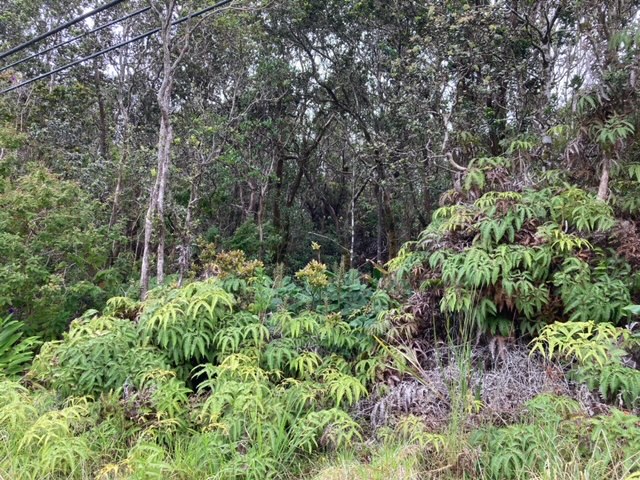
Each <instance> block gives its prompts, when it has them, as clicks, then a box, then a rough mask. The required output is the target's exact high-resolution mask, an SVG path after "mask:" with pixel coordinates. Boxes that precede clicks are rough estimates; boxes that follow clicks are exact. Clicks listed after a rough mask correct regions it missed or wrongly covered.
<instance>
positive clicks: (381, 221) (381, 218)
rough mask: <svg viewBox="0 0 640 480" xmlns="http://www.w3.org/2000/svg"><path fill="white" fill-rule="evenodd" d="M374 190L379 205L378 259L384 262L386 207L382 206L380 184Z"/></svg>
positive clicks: (377, 230)
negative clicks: (383, 233)
mask: <svg viewBox="0 0 640 480" xmlns="http://www.w3.org/2000/svg"><path fill="white" fill-rule="evenodd" d="M373 191H374V194H375V197H376V202H377V205H378V209H377V217H378V218H377V220H378V222H377V226H376V261H377V262H378V263H382V232H383V227H384V225H383V224H384V207H383V206H382V192H381V190H380V185H378V183H376V184H375V185H374V187H373Z"/></svg>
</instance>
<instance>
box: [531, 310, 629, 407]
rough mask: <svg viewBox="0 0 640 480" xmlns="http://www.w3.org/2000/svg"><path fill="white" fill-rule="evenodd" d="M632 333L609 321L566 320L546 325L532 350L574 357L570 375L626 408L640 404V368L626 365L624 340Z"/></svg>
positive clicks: (546, 355) (548, 355)
mask: <svg viewBox="0 0 640 480" xmlns="http://www.w3.org/2000/svg"><path fill="white" fill-rule="evenodd" d="M630 339H631V334H630V332H629V331H628V330H626V329H623V328H616V327H615V326H613V325H612V324H609V323H595V322H593V321H591V322H572V321H570V322H566V323H554V324H552V325H548V326H546V327H545V328H544V329H543V330H542V332H541V334H540V336H539V337H538V338H537V339H536V340H535V341H534V342H533V349H532V352H540V353H542V354H543V355H544V356H545V357H547V358H552V357H561V358H564V359H566V360H569V361H574V360H575V363H576V365H575V366H574V369H573V372H572V374H573V376H574V377H575V379H576V380H578V381H581V382H584V383H586V384H587V385H588V386H589V388H591V389H592V390H598V391H599V392H600V394H601V396H602V398H603V399H605V400H608V401H617V402H619V403H620V404H623V405H625V406H627V407H628V408H638V407H639V406H640V371H638V370H637V369H635V368H630V367H627V366H625V365H624V364H623V359H624V358H625V356H627V354H628V352H627V351H626V350H625V348H624V347H625V342H628V341H629V340H630Z"/></svg>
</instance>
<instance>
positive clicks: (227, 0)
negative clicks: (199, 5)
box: [0, 0, 233, 95]
mask: <svg viewBox="0 0 640 480" xmlns="http://www.w3.org/2000/svg"><path fill="white" fill-rule="evenodd" d="M232 2H233V0H222V1H220V2H218V3H216V4H215V5H211V6H210V7H207V8H203V9H202V10H199V11H197V12H195V13H192V14H190V15H187V16H185V17H181V18H179V19H177V20H176V21H175V22H172V23H171V25H178V24H180V23H183V22H186V21H187V20H191V19H192V18H195V17H199V16H201V15H204V14H205V13H208V12H210V11H212V10H217V9H218V8H220V7H224V6H225V5H228V4H230V3H232ZM159 31H160V28H154V29H153V30H149V31H148V32H146V33H143V34H141V35H138V36H137V37H134V38H131V39H129V40H127V41H125V42H122V43H119V44H117V45H113V46H111V47H107V48H105V49H103V50H100V51H99V52H96V53H93V54H91V55H88V56H86V57H84V58H80V59H78V60H75V61H73V62H71V63H67V64H66V65H63V66H62V67H58V68H56V69H54V70H50V71H49V72H46V73H43V74H42V75H38V76H37V77H34V78H31V79H29V80H26V81H24V82H22V83H19V84H18V85H14V86H12V87H9V88H5V89H4V90H2V91H0V95H2V94H3V93H9V92H11V91H13V90H16V89H18V88H20V87H24V86H25V85H29V84H30V83H33V82H37V81H38V80H42V79H43V78H47V77H50V76H51V75H54V74H56V73H58V72H62V71H63V70H67V69H69V68H71V67H75V66H76V65H79V64H81V63H83V62H86V61H87V60H92V59H94V58H96V57H99V56H101V55H104V54H105V53H109V52H111V51H113V50H117V49H118V48H121V47H124V46H125V45H129V44H130V43H133V42H137V41H139V40H142V39H143V38H146V37H150V36H151V35H153V34H155V33H158V32H159Z"/></svg>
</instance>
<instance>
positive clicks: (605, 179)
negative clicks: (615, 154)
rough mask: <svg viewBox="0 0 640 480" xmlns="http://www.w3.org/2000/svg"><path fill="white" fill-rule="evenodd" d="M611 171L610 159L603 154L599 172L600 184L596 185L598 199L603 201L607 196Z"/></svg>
mask: <svg viewBox="0 0 640 480" xmlns="http://www.w3.org/2000/svg"><path fill="white" fill-rule="evenodd" d="M610 171H611V160H610V159H609V158H608V157H607V156H605V157H604V158H603V159H602V173H601V174H600V186H599V187H598V199H599V200H602V201H603V202H606V201H607V198H608V197H609V172H610Z"/></svg>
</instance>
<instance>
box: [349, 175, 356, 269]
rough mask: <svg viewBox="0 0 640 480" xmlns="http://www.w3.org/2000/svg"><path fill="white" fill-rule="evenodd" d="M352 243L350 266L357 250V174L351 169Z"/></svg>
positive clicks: (350, 266) (351, 266)
mask: <svg viewBox="0 0 640 480" xmlns="http://www.w3.org/2000/svg"><path fill="white" fill-rule="evenodd" d="M351 177H352V181H351V245H350V246H349V247H350V248H349V268H353V262H354V260H355V251H356V175H355V169H352V170H351Z"/></svg>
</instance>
